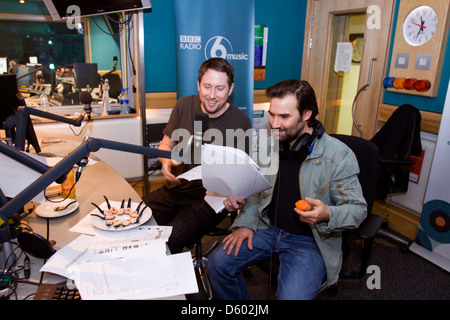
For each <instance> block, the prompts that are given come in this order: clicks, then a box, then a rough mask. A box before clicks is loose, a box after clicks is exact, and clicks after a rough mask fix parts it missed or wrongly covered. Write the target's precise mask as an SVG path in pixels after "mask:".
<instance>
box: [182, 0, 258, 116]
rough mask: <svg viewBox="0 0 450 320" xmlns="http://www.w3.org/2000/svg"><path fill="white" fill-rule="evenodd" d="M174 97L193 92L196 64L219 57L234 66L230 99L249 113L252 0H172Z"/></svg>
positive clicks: (195, 79) (252, 29) (250, 97)
mask: <svg viewBox="0 0 450 320" xmlns="http://www.w3.org/2000/svg"><path fill="white" fill-rule="evenodd" d="M174 9H175V35H176V38H175V39H176V58H177V94H178V98H180V97H182V96H186V95H191V94H197V93H198V89H197V75H198V68H199V67H200V65H201V64H202V63H203V62H204V61H205V60H207V59H210V58H214V57H221V58H223V59H225V60H227V61H228V62H230V63H231V65H232V66H233V68H234V72H235V74H234V85H235V88H236V89H235V90H234V91H233V94H232V96H231V97H230V100H231V102H232V103H234V104H235V105H236V106H237V107H239V108H240V109H242V110H243V111H244V112H245V113H246V114H247V115H248V117H249V118H250V119H252V117H253V66H254V26H255V18H254V11H255V8H254V0H248V1H241V0H227V1H222V0H174Z"/></svg>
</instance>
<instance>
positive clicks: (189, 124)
mask: <svg viewBox="0 0 450 320" xmlns="http://www.w3.org/2000/svg"><path fill="white" fill-rule="evenodd" d="M199 113H202V109H201V104H200V98H199V96H198V95H191V96H186V97H182V98H181V99H179V100H178V102H177V103H176V105H175V106H174V108H173V110H172V113H171V114H170V118H169V122H168V123H167V126H166V127H165V128H164V130H163V133H164V135H166V136H168V137H170V138H172V133H173V132H174V131H175V130H176V129H180V128H183V129H186V130H188V131H189V134H190V135H193V134H194V121H195V119H196V115H197V114H199ZM208 122H209V125H208V128H209V129H217V130H219V131H220V132H221V134H222V137H223V140H222V141H211V142H210V141H206V140H204V141H203V143H214V144H220V145H224V146H232V147H235V148H239V149H242V148H241V146H242V145H245V150H244V151H246V152H247V153H249V151H250V150H251V149H250V148H251V137H252V135H251V133H250V132H247V130H248V129H251V122H250V119H249V118H248V117H247V115H246V114H245V113H244V112H243V111H242V110H240V109H239V108H237V107H236V106H235V105H233V104H231V103H230V106H229V107H228V109H227V110H226V111H225V112H224V113H223V114H222V115H220V116H219V117H217V118H209V121H208ZM227 129H231V130H236V129H242V135H239V134H237V135H236V137H237V138H236V139H234V140H235V141H233V142H232V141H227V139H226V136H227V132H226V131H227ZM236 133H239V131H236ZM245 137H250V140H249V141H247V142H246V143H245V144H242V143H241V142H239V143H237V140H241V139H244V138H245ZM172 140H174V139H172ZM180 141H181V138H180V139H179V141H175V142H177V143H180ZM197 165H198V164H184V163H182V164H180V165H179V166H175V167H173V168H172V173H173V174H174V175H175V176H178V175H180V174H182V173H184V172H186V171H188V170H190V169H192V168H193V167H195V166H197ZM166 186H167V187H168V188H170V189H173V190H174V191H178V192H184V193H187V194H189V195H191V196H198V197H203V196H204V194H205V189H204V188H203V186H202V184H201V181H185V180H182V184H181V185H173V184H171V183H170V182H166Z"/></svg>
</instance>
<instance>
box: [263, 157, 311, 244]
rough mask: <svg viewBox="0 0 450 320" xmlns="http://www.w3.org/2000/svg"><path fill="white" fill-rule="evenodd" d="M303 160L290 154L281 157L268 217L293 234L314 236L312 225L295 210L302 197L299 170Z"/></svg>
mask: <svg viewBox="0 0 450 320" xmlns="http://www.w3.org/2000/svg"><path fill="white" fill-rule="evenodd" d="M301 165H302V162H301V161H298V160H295V159H293V158H292V157H291V156H289V157H288V158H287V159H280V167H279V170H278V176H277V182H276V183H275V187H274V191H273V196H272V202H271V203H270V205H269V207H268V210H269V211H268V217H269V219H270V223H271V224H273V225H274V226H276V227H278V228H280V229H283V230H285V231H286V232H289V233H293V234H301V235H306V236H311V237H312V236H313V235H312V231H311V227H310V226H309V225H307V224H306V223H304V222H301V221H300V219H299V216H298V214H297V213H296V212H295V211H294V207H295V203H296V202H297V201H298V200H300V199H301V193H300V186H299V183H300V182H299V171H300V167H301Z"/></svg>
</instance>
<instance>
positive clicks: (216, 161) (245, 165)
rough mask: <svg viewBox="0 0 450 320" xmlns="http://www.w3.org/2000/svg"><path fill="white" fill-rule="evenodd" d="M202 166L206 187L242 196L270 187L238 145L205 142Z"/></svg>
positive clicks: (218, 191) (226, 194)
mask: <svg viewBox="0 0 450 320" xmlns="http://www.w3.org/2000/svg"><path fill="white" fill-rule="evenodd" d="M201 168H202V169H201V170H202V181H203V186H204V187H205V189H207V190H209V191H213V192H215V193H216V194H221V195H223V196H226V197H228V196H233V197H234V198H238V197H240V198H244V199H245V198H247V197H249V196H251V195H253V194H255V193H258V192H261V191H264V190H266V189H268V188H270V187H272V185H271V184H270V183H269V182H268V181H267V179H266V178H265V177H264V176H263V175H262V174H261V172H260V168H259V167H258V166H257V165H256V163H255V162H254V161H253V160H252V158H250V157H249V156H248V155H247V154H246V153H245V152H243V151H242V150H239V149H235V148H231V147H223V146H215V145H211V144H209V145H204V146H203V150H202V165H201Z"/></svg>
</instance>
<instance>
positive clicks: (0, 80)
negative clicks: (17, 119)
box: [0, 74, 19, 128]
mask: <svg viewBox="0 0 450 320" xmlns="http://www.w3.org/2000/svg"><path fill="white" fill-rule="evenodd" d="M17 93H18V89H17V80H16V75H14V74H2V75H0V97H2V102H1V103H0V127H2V128H3V122H4V121H6V118H8V117H9V116H11V115H14V114H15V112H16V110H17V107H18V106H19V99H18V98H17Z"/></svg>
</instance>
